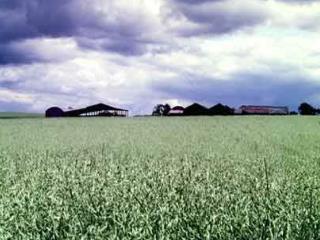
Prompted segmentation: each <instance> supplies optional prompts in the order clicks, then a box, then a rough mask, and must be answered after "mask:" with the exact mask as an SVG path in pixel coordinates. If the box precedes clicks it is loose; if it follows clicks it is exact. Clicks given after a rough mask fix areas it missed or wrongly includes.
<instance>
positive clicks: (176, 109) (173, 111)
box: [168, 106, 184, 116]
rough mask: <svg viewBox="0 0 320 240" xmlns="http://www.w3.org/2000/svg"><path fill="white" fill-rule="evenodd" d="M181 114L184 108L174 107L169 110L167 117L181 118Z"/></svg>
mask: <svg viewBox="0 0 320 240" xmlns="http://www.w3.org/2000/svg"><path fill="white" fill-rule="evenodd" d="M183 113H184V107H182V106H175V107H173V108H171V110H170V111H169V114H168V115H169V116H182V115H183Z"/></svg>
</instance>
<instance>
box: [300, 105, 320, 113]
mask: <svg viewBox="0 0 320 240" xmlns="http://www.w3.org/2000/svg"><path fill="white" fill-rule="evenodd" d="M298 110H299V113H300V114H301V115H318V114H320V109H319V108H315V107H313V106H312V105H311V104H309V103H306V102H304V103H301V104H300V106H299V108H298Z"/></svg>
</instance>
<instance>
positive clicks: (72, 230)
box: [0, 117, 320, 239]
mask: <svg viewBox="0 0 320 240" xmlns="http://www.w3.org/2000/svg"><path fill="white" fill-rule="evenodd" d="M319 123H320V119H318V118H304V117H288V118H287V117H214V118H209V117H208V118H205V117H204V118H168V119H167V118H162V119H157V118H150V119H149V118H148V119H144V118H141V119H139V118H137V119H99V118H97V119H53V120H48V119H25V120H18V119H17V120H11V121H9V120H0V193H1V195H0V239H320V190H319V186H320V185H319V180H320V150H319V140H320V131H319V130H320V125H319Z"/></svg>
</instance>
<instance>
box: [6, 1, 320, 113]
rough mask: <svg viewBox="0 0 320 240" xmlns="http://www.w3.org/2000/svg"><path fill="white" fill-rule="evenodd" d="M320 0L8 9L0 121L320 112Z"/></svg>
mask: <svg viewBox="0 0 320 240" xmlns="http://www.w3.org/2000/svg"><path fill="white" fill-rule="evenodd" d="M319 22H320V1H316V0H314V1H312V0H304V1H303V0H300V1H299V0H68V1H66V0H0V111H8V110H10V111H29V112H43V111H45V109H46V108H48V107H50V106H60V107H62V108H63V109H67V108H68V107H74V108H75V107H82V106H86V105H89V104H95V103H98V102H103V103H106V104H111V105H116V106H118V107H123V108H128V109H129V110H130V111H131V113H133V114H142V113H150V111H152V108H153V105H154V104H156V103H162V102H163V103H165V102H169V103H170V104H171V105H177V104H181V105H187V104H190V103H192V102H200V103H202V104H204V105H207V106H211V105H213V104H215V103H218V102H222V103H225V104H228V105H231V106H233V107H237V106H239V105H241V104H268V105H288V106H290V107H291V108H295V107H297V106H298V105H299V103H300V102H302V101H308V102H310V103H312V104H315V105H320V46H319V43H320V24H319Z"/></svg>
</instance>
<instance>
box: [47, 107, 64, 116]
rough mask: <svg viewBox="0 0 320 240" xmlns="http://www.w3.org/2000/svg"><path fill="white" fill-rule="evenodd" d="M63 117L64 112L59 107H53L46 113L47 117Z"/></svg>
mask: <svg viewBox="0 0 320 240" xmlns="http://www.w3.org/2000/svg"><path fill="white" fill-rule="evenodd" d="M63 115H64V112H63V110H62V109H61V108H58V107H51V108H49V109H48V110H47V111H46V117H63Z"/></svg>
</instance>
